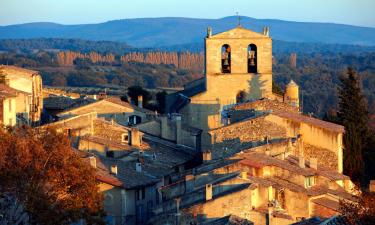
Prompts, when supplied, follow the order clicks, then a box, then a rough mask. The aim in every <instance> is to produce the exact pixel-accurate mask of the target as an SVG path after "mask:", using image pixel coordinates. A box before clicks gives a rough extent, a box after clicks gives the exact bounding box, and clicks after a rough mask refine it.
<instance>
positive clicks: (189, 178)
mask: <svg viewBox="0 0 375 225" xmlns="http://www.w3.org/2000/svg"><path fill="white" fill-rule="evenodd" d="M194 183H195V176H194V175H193V174H187V175H185V185H186V187H185V188H186V191H187V192H189V191H192V190H193V189H194Z"/></svg>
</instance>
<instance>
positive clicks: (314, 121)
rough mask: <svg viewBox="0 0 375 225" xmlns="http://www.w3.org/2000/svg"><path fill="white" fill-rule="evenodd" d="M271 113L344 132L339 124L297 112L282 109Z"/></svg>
mask: <svg viewBox="0 0 375 225" xmlns="http://www.w3.org/2000/svg"><path fill="white" fill-rule="evenodd" d="M272 114H274V115H277V116H279V117H282V118H285V119H289V120H292V121H294V122H299V123H307V124H310V125H313V126H316V127H320V128H323V129H326V130H330V131H333V132H336V133H344V132H345V128H344V127H343V126H341V125H338V124H334V123H330V122H327V121H323V120H320V119H316V118H313V117H310V116H306V115H302V114H298V113H291V112H282V111H275V112H272Z"/></svg>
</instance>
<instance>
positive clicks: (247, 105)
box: [231, 98, 298, 113]
mask: <svg viewBox="0 0 375 225" xmlns="http://www.w3.org/2000/svg"><path fill="white" fill-rule="evenodd" d="M231 109H232V110H247V109H254V110H265V111H266V110H272V111H287V112H294V113H298V108H297V107H293V106H291V105H288V104H286V103H284V102H280V101H276V100H271V99H267V98H262V99H258V100H255V101H250V102H244V103H239V104H236V105H234V106H233V107H232V108H231Z"/></svg>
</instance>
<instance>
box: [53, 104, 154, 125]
mask: <svg viewBox="0 0 375 225" xmlns="http://www.w3.org/2000/svg"><path fill="white" fill-rule="evenodd" d="M72 102H73V103H72V104H73V105H70V106H69V108H68V109H67V110H64V111H62V112H60V113H58V114H57V115H56V116H57V117H59V118H67V117H72V116H77V115H83V114H86V113H90V112H96V113H97V115H98V116H99V117H102V118H105V119H107V120H114V121H116V122H117V123H120V124H123V125H136V124H139V123H142V122H146V121H148V120H149V119H150V117H152V116H153V115H154V112H152V111H150V110H147V109H144V108H143V106H142V105H138V106H135V105H133V104H130V103H127V102H124V101H121V99H119V98H116V97H111V98H105V99H103V100H100V101H94V102H91V103H89V104H85V105H80V104H77V100H75V101H72ZM86 102H89V101H87V100H86ZM74 103H75V104H74Z"/></svg>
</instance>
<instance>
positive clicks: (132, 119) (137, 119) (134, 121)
mask: <svg viewBox="0 0 375 225" xmlns="http://www.w3.org/2000/svg"><path fill="white" fill-rule="evenodd" d="M128 122H129V125H136V124H139V123H141V122H142V118H141V117H140V116H137V115H132V116H129V118H128Z"/></svg>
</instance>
